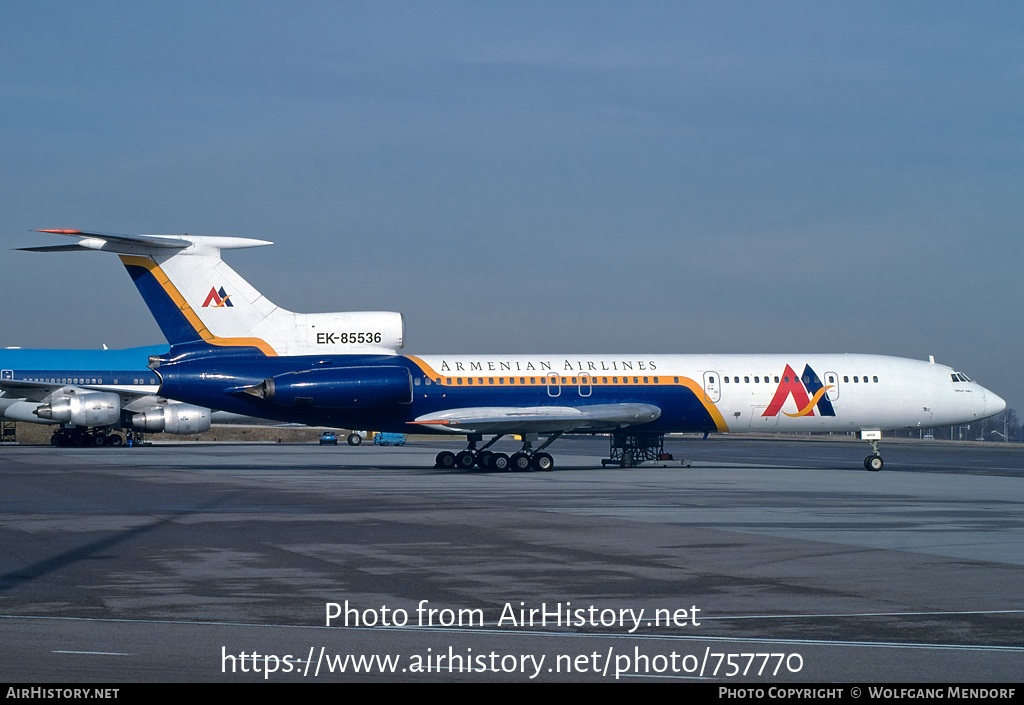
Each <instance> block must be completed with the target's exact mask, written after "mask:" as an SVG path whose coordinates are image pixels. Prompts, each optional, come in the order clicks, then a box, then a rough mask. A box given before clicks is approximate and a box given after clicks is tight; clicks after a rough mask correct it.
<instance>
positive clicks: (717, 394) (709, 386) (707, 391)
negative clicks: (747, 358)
mask: <svg viewBox="0 0 1024 705" xmlns="http://www.w3.org/2000/svg"><path fill="white" fill-rule="evenodd" d="M721 384H722V377H721V375H719V374H718V373H717V372H705V373H704V398H705V399H706V400H707V401H709V402H711V403H712V404H717V403H718V400H719V399H721V398H722V387H721Z"/></svg>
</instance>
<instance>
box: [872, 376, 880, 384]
mask: <svg viewBox="0 0 1024 705" xmlns="http://www.w3.org/2000/svg"><path fill="white" fill-rule="evenodd" d="M871 379H873V380H874V381H875V383H876V384H877V383H878V375H875V376H874V377H872V378H871Z"/></svg>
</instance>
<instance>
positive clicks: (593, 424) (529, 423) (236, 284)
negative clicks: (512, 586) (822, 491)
mask: <svg viewBox="0 0 1024 705" xmlns="http://www.w3.org/2000/svg"><path fill="white" fill-rule="evenodd" d="M41 232H50V233H58V234H63V235H71V236H75V237H78V238H80V240H79V242H78V243H77V244H75V245H60V246H52V247H35V248H25V249H28V250H33V251H67V250H100V251H105V252H114V253H118V254H120V255H121V260H122V262H123V263H124V265H125V267H126V268H127V269H128V272H129V274H130V275H131V277H132V279H133V280H134V281H135V284H136V286H137V287H138V289H139V291H140V293H141V294H142V296H143V298H144V299H145V301H146V303H147V304H148V306H149V308H150V311H151V312H152V313H153V316H154V317H155V318H156V320H157V323H158V324H159V325H160V327H161V330H162V331H163V333H164V335H165V336H166V337H167V340H168V341H169V342H170V343H171V349H170V351H169V352H168V353H167V354H165V355H159V356H154V357H153V358H152V359H151V364H150V367H151V368H152V369H153V370H154V371H155V372H156V374H157V375H158V376H159V378H160V393H161V394H163V395H165V396H168V397H170V398H173V399H179V400H181V401H183V402H187V403H189V404H195V405H202V406H206V407H212V408H218V409H224V410H226V411H232V412H235V413H239V414H246V415H250V416H262V417H265V418H271V419H277V420H280V421H290V422H298V423H304V424H310V425H326V426H337V427H343V428H372V429H375V430H380V431H392V432H410V431H415V432H431V433H439V434H445V433H447V434H460V435H466V436H467V437H468V441H469V445H468V447H467V449H466V450H464V451H462V452H461V453H458V454H455V453H451V452H448V451H444V452H442V453H439V454H438V456H437V465H438V466H439V467H460V468H464V469H470V468H473V467H480V468H487V469H496V470H503V469H506V468H509V469H517V470H527V469H538V470H548V469H551V468H552V467H553V465H554V460H553V459H552V457H551V456H550V455H549V454H548V453H546V452H544V449H545V448H546V447H547V446H548V445H549V444H550V443H551V442H552V441H554V440H555V439H557V438H558V437H559V436H561V435H562V434H564V433H611V434H612V439H613V440H612V444H611V445H612V456H613V459H616V460H618V461H620V462H621V463H622V464H623V465H627V466H628V465H631V464H633V463H634V462H636V461H637V460H642V459H644V458H650V457H652V456H656V455H658V454H659V453H660V451H661V449H662V443H663V439H664V435H665V434H666V433H674V432H701V433H744V432H766V431H801V432H806V431H833V432H855V433H857V434H859V435H860V437H861V438H863V439H865V440H867V441H869V442H870V443H871V447H872V453H871V455H869V456H868V457H867V458H866V459H865V461H864V465H865V467H866V468H868V469H869V470H880V469H881V468H882V458H881V456H880V455H879V453H878V441H879V440H880V439H881V434H882V431H885V430H891V429H907V428H913V429H916V428H930V427H935V426H948V425H955V424H966V423H971V422H974V421H976V420H978V419H981V418H984V417H986V416H991V415H993V414H997V413H999V412H1000V411H1002V410H1003V409H1004V408H1005V407H1006V404H1005V402H1004V401H1003V400H1002V399H1001V398H999V397H998V396H997V395H995V394H993V393H992V392H990V391H989V390H987V389H985V388H984V387H982V386H981V385H979V384H977V383H976V382H974V381H972V380H970V379H968V378H967V377H966V376H965V375H964V374H962V373H960V372H958V371H956V370H954V369H952V368H950V367H946V366H944V365H940V364H936V363H935V362H934V361H928V362H924V361H918V360H908V359H903V358H896V357H886V356H881V355H859V354H812V353H793V354H785V355H779V354H771V355H661V354H638V355H587V354H583V355H580V354H572V355H564V354H541V355H459V354H452V355H423V356H419V357H417V356H411V355H401V354H400V353H399V350H401V349H402V348H403V347H404V342H405V341H404V325H403V320H402V316H401V314H398V313H391V312H380V311H374V312H352V313H312V314H303V313H292V312H290V311H286V310H284V309H281V308H279V307H278V306H276V305H274V304H273V303H271V302H270V301H268V300H267V299H266V298H265V297H264V296H263V295H261V294H260V293H259V292H258V291H256V289H254V288H253V287H252V286H251V285H250V284H249V283H248V282H246V281H245V280H244V279H242V277H240V276H239V275H238V274H237V273H236V272H235V271H234V270H232V269H231V268H230V267H229V266H228V265H227V264H226V263H224V261H223V260H222V259H221V251H222V250H225V249H230V248H239V247H255V246H260V245H268V244H271V243H269V242H266V241H263V240H251V239H243V238H227V237H206V236H192V235H181V236H177V235H116V234H112V233H96V232H83V231H79V230H44V231H41ZM512 434H515V435H518V436H520V437H522V439H523V446H522V449H521V450H520V451H519V452H517V453H515V454H513V455H512V456H508V455H505V454H504V453H494V452H491V451H489V450H487V449H488V448H489V447H490V446H491V445H492V444H493V443H494V442H495V441H496V440H498V439H499V438H501V437H503V436H508V435H512ZM484 436H492V438H491V440H490V441H488V442H487V443H486V444H485V445H483V446H482V447H478V443H481V442H482V441H483V440H484ZM541 437H545V438H546V440H545V441H543V442H542V443H541V444H540V445H539V446H538V447H534V443H537V442H538V441H539V440H540V438H541Z"/></svg>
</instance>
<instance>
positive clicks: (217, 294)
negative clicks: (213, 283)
mask: <svg viewBox="0 0 1024 705" xmlns="http://www.w3.org/2000/svg"><path fill="white" fill-rule="evenodd" d="M210 305H212V306H213V307H214V308H223V307H224V306H227V307H228V308H234V306H233V305H232V303H231V295H230V294H229V293H227V292H226V291H224V287H221V288H220V291H217V288H216V287H210V293H209V294H208V295H207V296H206V301H204V302H203V308H206V307H207V306H210Z"/></svg>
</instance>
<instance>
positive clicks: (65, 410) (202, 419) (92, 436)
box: [0, 345, 235, 446]
mask: <svg viewBox="0 0 1024 705" xmlns="http://www.w3.org/2000/svg"><path fill="white" fill-rule="evenodd" d="M167 351H168V347H167V346H166V345H163V346H151V347H143V348H129V349H126V350H107V349H103V350H30V349H22V348H6V349H2V350H0V417H2V418H4V419H7V420H11V421H21V422H27V423H45V424H54V425H59V428H57V429H56V431H54V434H53V437H52V438H51V439H50V442H51V443H53V445H59V446H68V445H72V446H86V445H89V446H105V445H115V446H116V445H121V444H122V443H123V442H124V440H125V438H124V437H122V436H121V435H120V434H119V433H117V431H118V430H122V429H123V430H125V431H127V433H128V434H129V436H128V437H129V438H130V437H131V436H132V434H135V435H137V434H140V433H143V432H160V431H162V432H165V433H176V434H192V433H202V432H204V431H207V430H209V428H210V422H211V419H212V412H211V410H210V409H208V408H205V407H202V406H195V405H192V404H185V403H182V402H179V401H173V400H170V399H167V398H165V397H162V396H160V395H159V394H158V389H159V380H158V379H157V376H156V374H155V373H154V372H153V371H152V370H150V369H149V368H148V367H147V366H146V365H147V364H148V362H149V358H150V356H152V355H162V354H165V353H166V352H167ZM232 416H235V415H233V414H232Z"/></svg>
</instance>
